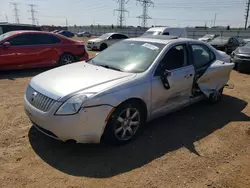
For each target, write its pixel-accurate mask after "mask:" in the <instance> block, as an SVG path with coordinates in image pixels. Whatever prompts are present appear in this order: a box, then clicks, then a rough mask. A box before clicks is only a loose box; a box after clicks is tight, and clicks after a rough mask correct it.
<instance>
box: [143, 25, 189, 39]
mask: <svg viewBox="0 0 250 188" xmlns="http://www.w3.org/2000/svg"><path fill="white" fill-rule="evenodd" d="M145 35H172V36H177V37H181V38H188V34H187V30H186V28H174V27H152V28H150V29H148V30H147V31H146V32H145V33H144V34H143V36H145Z"/></svg>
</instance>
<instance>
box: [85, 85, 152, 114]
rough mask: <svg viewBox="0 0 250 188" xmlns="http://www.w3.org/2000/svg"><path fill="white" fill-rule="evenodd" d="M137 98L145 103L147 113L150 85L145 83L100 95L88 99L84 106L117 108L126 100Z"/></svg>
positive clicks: (148, 109) (149, 104) (149, 107)
mask: <svg viewBox="0 0 250 188" xmlns="http://www.w3.org/2000/svg"><path fill="white" fill-rule="evenodd" d="M132 98H138V99H141V100H142V101H144V102H145V104H146V106H147V111H148V112H150V109H151V102H150V100H151V84H150V82H145V83H142V84H138V85H135V86H131V87H128V88H125V89H121V90H117V91H115V92H112V93H108V94H105V95H100V96H96V97H93V98H92V99H90V100H89V101H88V102H87V103H86V104H85V106H97V105H110V106H113V107H117V106H119V105H120V104H121V103H123V102H124V101H126V100H128V99H132Z"/></svg>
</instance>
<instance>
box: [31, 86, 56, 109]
mask: <svg viewBox="0 0 250 188" xmlns="http://www.w3.org/2000/svg"><path fill="white" fill-rule="evenodd" d="M26 99H27V100H28V101H29V103H30V104H31V105H32V106H34V107H35V108H37V109H39V110H41V111H43V112H48V111H49V110H50V109H51V107H52V106H53V105H54V104H55V102H56V101H55V100H54V99H51V98H49V97H47V96H45V95H43V94H41V93H39V92H38V91H36V90H35V89H33V88H32V87H31V86H30V85H29V86H28V87H27V90H26Z"/></svg>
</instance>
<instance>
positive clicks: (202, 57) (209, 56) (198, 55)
mask: <svg viewBox="0 0 250 188" xmlns="http://www.w3.org/2000/svg"><path fill="white" fill-rule="evenodd" d="M191 48H192V52H193V61H194V62H193V64H194V67H195V68H196V69H199V68H202V67H204V66H206V65H208V64H210V63H211V62H212V61H214V60H215V55H214V53H213V52H212V51H211V50H210V49H209V48H208V47H206V46H204V45H199V44H193V45H191Z"/></svg>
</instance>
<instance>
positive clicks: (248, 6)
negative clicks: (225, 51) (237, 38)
mask: <svg viewBox="0 0 250 188" xmlns="http://www.w3.org/2000/svg"><path fill="white" fill-rule="evenodd" d="M249 8H250V0H248V1H247V4H246V15H245V18H246V20H245V30H246V29H247V22H248V16H249Z"/></svg>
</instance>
